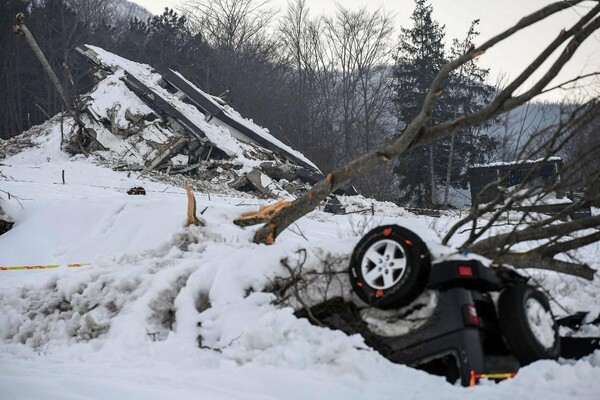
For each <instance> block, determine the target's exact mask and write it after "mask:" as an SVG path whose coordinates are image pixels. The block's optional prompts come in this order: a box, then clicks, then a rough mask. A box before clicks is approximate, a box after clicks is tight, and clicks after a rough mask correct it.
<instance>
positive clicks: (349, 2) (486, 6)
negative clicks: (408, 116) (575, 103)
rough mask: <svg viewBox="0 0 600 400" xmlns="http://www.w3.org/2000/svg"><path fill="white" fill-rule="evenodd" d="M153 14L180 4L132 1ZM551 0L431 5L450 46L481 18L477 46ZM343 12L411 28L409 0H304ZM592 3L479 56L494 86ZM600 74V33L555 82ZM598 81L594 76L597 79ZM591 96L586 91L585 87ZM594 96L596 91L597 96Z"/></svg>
mask: <svg viewBox="0 0 600 400" xmlns="http://www.w3.org/2000/svg"><path fill="white" fill-rule="evenodd" d="M133 1H134V2H135V3H138V4H140V5H142V6H144V7H146V8H147V9H148V10H149V11H151V12H153V13H161V12H162V11H163V10H164V8H165V7H172V8H177V4H178V3H179V2H180V1H181V0H133ZM552 2H553V1H551V0H430V3H431V4H432V5H433V8H434V11H433V16H434V18H435V19H436V20H437V21H438V22H440V23H441V24H443V25H445V27H446V43H447V44H448V45H449V44H450V43H451V39H452V38H454V37H458V38H461V37H464V35H465V34H466V31H467V29H468V27H469V24H470V22H471V21H472V20H474V19H480V20H481V22H480V24H479V31H480V32H481V35H480V37H479V40H478V41H477V44H480V43H482V42H483V41H485V40H486V39H488V38H490V37H492V36H493V35H495V34H497V33H499V32H501V31H502V30H505V29H506V28H508V27H510V26H512V25H514V24H515V23H516V22H517V21H518V20H519V19H520V18H521V17H523V16H525V15H526V14H528V13H531V12H533V11H535V10H537V9H539V8H541V7H543V6H545V5H547V4H550V3H552ZM287 3H288V1H287V0H270V4H271V5H272V6H273V7H274V8H276V9H279V10H282V11H284V10H285V7H286V4H287ZM338 3H339V4H342V5H344V6H345V7H346V8H350V9H360V8H362V7H366V8H367V9H368V10H374V9H376V8H378V7H383V8H384V9H385V10H386V11H388V12H390V13H392V14H393V15H394V16H395V21H397V24H396V25H397V28H396V35H395V36H396V37H397V33H398V32H399V31H400V30H399V27H400V26H405V27H410V26H411V24H410V23H411V21H410V15H411V14H412V11H413V9H414V1H413V0H337V1H335V0H307V5H308V6H309V8H310V10H311V12H312V14H313V15H321V14H333V13H334V12H335V7H336V4H338ZM590 4H591V2H587V4H586V3H584V5H581V6H578V7H576V8H575V10H568V11H565V12H562V13H559V14H558V15H555V16H553V17H552V18H551V19H549V20H548V21H544V22H543V23H538V24H536V25H534V26H532V27H530V28H528V29H526V30H524V31H523V32H521V33H519V34H517V35H515V36H513V37H512V38H510V39H508V41H507V42H506V43H504V44H500V45H497V46H495V47H494V48H492V49H491V50H490V51H489V52H488V53H487V54H485V55H483V56H482V57H481V61H480V64H481V65H482V66H484V67H486V68H490V69H491V75H492V78H491V80H492V82H491V83H494V81H495V80H497V79H498V78H499V77H501V76H505V77H516V76H517V75H518V74H519V73H520V72H521V71H522V70H523V68H524V67H525V66H526V65H527V63H528V62H530V61H531V60H532V59H533V58H534V57H535V56H537V55H538V54H539V53H540V52H541V50H542V49H543V48H544V47H545V46H546V45H547V44H548V43H549V42H550V41H552V40H553V39H554V38H555V37H556V36H557V35H558V33H559V32H560V30H561V29H562V28H568V27H569V26H570V25H571V24H572V23H573V21H574V20H576V19H577V18H578V17H579V16H580V15H583V14H584V13H585V12H586V10H587V9H588V8H589V7H590ZM594 70H595V71H598V70H600V32H597V33H596V34H595V36H593V37H590V38H589V39H588V40H587V42H586V43H585V44H584V45H583V46H582V47H581V49H580V50H579V54H577V55H576V56H575V57H574V58H573V59H572V60H571V61H570V62H569V64H567V65H566V67H565V69H564V71H563V73H562V74H561V75H559V77H558V78H557V80H556V81H555V82H553V84H556V83H559V82H563V81H565V80H568V79H571V78H574V77H576V76H578V75H580V74H582V73H589V72H592V71H594ZM596 82H598V78H596ZM582 90H583V91H584V92H586V91H587V94H588V95H591V94H592V93H590V90H591V89H590V87H589V86H588V87H584V88H583V89H582ZM595 94H596V95H598V94H599V93H597V91H596V93H595ZM566 95H569V96H570V97H573V96H575V94H573V93H572V92H570V94H569V93H567V92H565V91H562V90H557V91H554V92H552V93H550V94H548V95H545V98H546V99H550V100H560V99H562V98H564V97H565V96H566Z"/></svg>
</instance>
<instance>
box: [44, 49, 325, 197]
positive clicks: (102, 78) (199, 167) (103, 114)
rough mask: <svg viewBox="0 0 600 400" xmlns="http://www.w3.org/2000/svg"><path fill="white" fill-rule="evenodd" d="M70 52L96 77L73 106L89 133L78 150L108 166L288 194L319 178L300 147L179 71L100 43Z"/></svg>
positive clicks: (265, 192)
mask: <svg viewBox="0 0 600 400" xmlns="http://www.w3.org/2000/svg"><path fill="white" fill-rule="evenodd" d="M76 51H77V53H79V54H80V55H82V56H83V57H85V58H86V59H87V60H88V61H89V62H90V63H91V65H92V69H91V70H92V74H93V77H94V81H95V82H96V83H95V85H94V86H93V87H92V88H91V90H89V91H88V92H87V93H85V94H83V95H81V96H80V97H79V98H78V99H77V101H76V102H75V104H74V108H75V110H76V112H77V113H78V115H79V118H80V120H81V122H82V123H83V125H84V127H83V129H84V130H85V131H86V132H85V133H86V134H87V135H88V136H90V135H91V137H93V138H95V140H93V142H95V143H90V144H89V146H90V147H89V148H87V149H85V150H84V149H83V148H81V150H83V151H87V150H89V151H93V152H94V154H95V155H97V156H99V157H101V158H103V159H105V160H106V161H108V162H109V163H110V165H111V166H112V167H113V168H115V169H118V170H128V171H144V172H146V173H147V172H150V171H160V172H163V173H165V174H167V175H171V176H172V175H181V174H185V175H188V176H191V177H193V178H194V179H197V180H199V181H207V182H212V183H217V182H218V183H221V184H226V185H227V186H228V187H230V188H232V189H236V190H240V191H247V192H252V193H254V194H259V195H263V196H267V197H279V198H287V199H290V198H293V197H294V195H295V194H298V193H301V192H303V191H305V190H306V189H307V187H308V186H309V185H311V184H314V183H315V182H318V181H319V180H320V179H321V178H322V174H321V171H319V169H318V168H317V167H316V165H314V164H313V163H312V162H311V161H310V160H308V159H307V158H306V157H304V155H302V154H301V153H300V152H298V151H296V150H294V149H291V148H290V147H289V146H287V145H285V144H284V143H282V142H280V141H279V140H277V139H276V138H274V137H273V136H272V135H271V134H270V133H269V132H268V130H266V129H265V128H262V127H259V126H258V125H256V124H255V123H253V122H252V121H251V120H247V119H244V118H243V117H242V116H240V115H239V114H238V113H237V112H236V111H235V110H234V109H232V108H231V107H229V106H228V105H227V104H226V103H225V102H224V101H223V100H221V99H220V98H217V97H214V96H211V95H209V94H207V93H205V92H203V91H202V90H200V89H198V88H197V87H196V86H194V84H192V83H191V82H189V81H187V80H186V79H185V78H184V77H183V76H181V75H180V74H179V73H177V72H175V71H173V70H171V69H168V68H166V67H164V66H155V67H154V68H153V67H151V66H149V65H145V64H140V63H136V62H133V61H129V60H127V59H124V58H122V57H119V56H117V55H115V54H112V53H109V52H107V51H105V50H103V49H101V48H99V47H94V46H89V45H83V46H80V47H78V48H77V49H76ZM53 120H54V125H56V124H57V123H58V122H57V121H56V120H55V119H53ZM42 126H43V125H42ZM69 128H70V126H69ZM45 129H46V130H47V129H48V127H46V128H45ZM63 129H66V128H64V127H63ZM67 136H68V135H67ZM80 139H81V140H84V141H85V137H84V136H80ZM71 146H72V145H71ZM78 146H79V143H78ZM80 147H81V146H80ZM83 147H85V146H83ZM102 147H104V148H102Z"/></svg>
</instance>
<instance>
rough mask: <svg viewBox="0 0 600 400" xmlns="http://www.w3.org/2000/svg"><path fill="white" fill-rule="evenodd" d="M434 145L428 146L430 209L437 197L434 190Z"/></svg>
mask: <svg viewBox="0 0 600 400" xmlns="http://www.w3.org/2000/svg"><path fill="white" fill-rule="evenodd" d="M433 147H434V145H433V144H430V145H429V179H430V185H431V200H430V201H431V207H434V206H435V204H436V203H437V196H436V190H435V154H434V148H433Z"/></svg>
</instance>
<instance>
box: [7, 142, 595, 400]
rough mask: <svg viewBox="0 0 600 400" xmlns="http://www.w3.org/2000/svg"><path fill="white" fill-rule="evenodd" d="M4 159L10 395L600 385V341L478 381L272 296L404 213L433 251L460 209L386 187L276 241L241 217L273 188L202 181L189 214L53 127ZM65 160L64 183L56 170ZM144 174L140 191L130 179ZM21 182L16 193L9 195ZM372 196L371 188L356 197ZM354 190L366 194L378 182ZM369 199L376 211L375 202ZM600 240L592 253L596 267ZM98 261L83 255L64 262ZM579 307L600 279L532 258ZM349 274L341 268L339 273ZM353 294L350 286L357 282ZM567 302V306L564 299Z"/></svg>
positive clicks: (436, 393)
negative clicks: (63, 148)
mask: <svg viewBox="0 0 600 400" xmlns="http://www.w3.org/2000/svg"><path fill="white" fill-rule="evenodd" d="M36 144H37V147H35V148H31V149H28V150H25V151H24V152H21V153H19V154H17V155H15V156H13V157H11V158H8V159H5V160H0V163H1V164H0V207H2V209H3V210H4V211H5V212H6V213H7V214H8V215H9V216H10V217H12V218H13V219H14V221H15V225H14V228H13V229H12V230H11V231H9V232H7V233H5V234H4V235H2V236H0V267H6V266H20V265H54V264H61V266H60V267H58V268H52V269H39V270H5V271H0V399H11V400H12V399H144V400H148V399H192V398H193V399H197V398H202V399H232V400H234V399H235V400H238V399H286V400H287V399H315V398H319V399H320V398H326V399H331V400H334V399H379V400H380V399H398V398H414V399H421V400H427V399H441V398H443V399H464V398H481V399H486V400H492V399H506V398H508V397H511V398H515V399H545V400H548V399H566V398H574V399H597V398H598V397H599V396H600V352H598V351H597V352H596V353H594V354H592V355H591V356H589V357H587V358H586V359H583V360H580V361H577V362H574V361H568V360H559V361H558V362H554V361H540V362H536V363H534V364H532V365H530V366H527V367H525V368H522V369H521V370H520V371H519V374H518V375H517V376H516V377H515V378H514V379H511V380H508V381H504V382H502V383H499V384H493V383H486V382H483V383H482V384H481V385H479V386H477V387H475V388H462V387H460V386H452V385H450V384H448V383H446V382H445V380H444V379H443V378H440V377H435V376H431V375H428V374H427V373H425V372H421V371H418V370H414V369H411V368H408V367H406V366H403V365H396V364H392V363H391V362H389V361H387V360H386V359H385V358H383V357H382V356H380V355H379V354H378V353H376V352H375V351H373V350H371V349H369V348H367V347H366V346H365V344H364V343H363V340H362V338H361V337H360V336H351V337H348V336H346V335H345V334H343V333H341V332H339V331H333V330H329V329H325V328H321V327H317V326H313V325H311V324H310V323H309V322H308V321H307V320H305V319H298V318H296V317H295V316H294V314H293V310H292V309H291V308H289V307H284V306H280V305H277V304H275V303H276V302H275V296H274V295H273V294H272V293H270V292H269V290H268V288H269V287H271V286H272V285H273V282H274V281H276V280H277V279H279V278H281V277H285V276H286V274H288V271H287V270H286V269H285V268H284V267H283V265H282V263H281V259H283V258H285V257H288V259H289V263H290V264H293V263H298V262H301V261H302V258H301V256H300V254H301V253H298V251H299V250H301V249H305V250H306V256H307V258H306V261H305V264H304V268H306V269H312V270H319V268H323V265H324V264H327V263H330V264H333V267H334V268H335V267H338V268H341V269H343V268H345V264H344V263H345V262H347V260H348V256H349V254H350V253H351V251H352V249H353V247H354V245H355V244H356V242H357V241H358V240H359V239H360V237H361V235H362V234H364V233H365V232H366V231H368V230H369V229H370V228H372V227H374V226H377V225H380V224H382V223H389V222H394V223H398V224H401V225H404V226H406V227H408V228H409V229H411V230H413V231H415V232H417V233H418V234H419V235H421V236H422V237H424V238H425V239H426V241H427V243H428V245H429V246H430V248H431V250H432V253H433V255H434V256H435V257H440V256H442V255H448V254H451V253H452V250H451V249H447V248H442V247H441V246H439V245H436V244H435V243H439V241H440V239H439V237H440V236H441V235H443V233H444V232H445V230H447V229H448V227H449V226H450V224H451V223H452V222H453V221H455V217H451V216H448V217H443V218H437V219H434V218H431V217H424V216H415V215H412V214H409V213H407V212H405V211H404V210H403V209H401V208H397V207H395V206H393V205H391V204H389V203H388V204H382V203H379V204H377V205H376V206H375V207H373V208H372V209H373V210H374V211H375V215H362V214H350V215H347V216H334V215H331V214H326V213H323V212H319V211H316V212H313V213H311V214H309V215H308V216H306V217H304V218H302V219H301V220H299V221H298V223H297V224H295V225H293V226H292V227H291V228H290V229H288V230H287V231H286V232H284V233H283V234H282V235H281V236H280V237H279V238H278V240H277V242H276V244H274V245H272V246H263V245H260V246H259V245H255V244H253V243H252V242H251V238H252V235H253V232H254V228H245V229H242V228H239V227H237V226H235V225H234V224H233V223H232V222H231V221H232V220H233V219H234V218H235V217H236V216H238V215H239V214H241V213H242V212H246V211H251V210H255V209H256V208H257V206H258V205H259V204H264V202H265V201H264V200H256V199H252V198H248V196H232V195H224V194H219V193H200V192H196V199H197V203H198V210H204V208H205V207H206V210H205V212H204V213H203V215H202V218H203V219H204V220H205V221H206V227H202V228H199V227H189V228H188V227H185V226H184V224H185V221H186V215H185V213H186V196H185V190H184V189H183V188H182V187H178V186H174V185H172V184H168V183H161V182H157V181H150V180H147V179H145V178H143V177H142V178H138V177H137V175H129V176H128V173H126V172H115V171H113V170H111V169H109V168H106V167H101V166H99V165H97V164H95V163H94V162H93V161H92V160H91V159H87V158H85V157H82V156H77V157H73V158H70V157H69V156H67V155H66V154H64V153H62V152H60V151H59V139H58V135H56V134H55V135H48V136H45V137H42V138H40V139H37V143H36ZM63 171H64V177H65V183H64V184H63V183H62V175H63ZM134 186H143V187H144V188H145V189H146V192H147V195H146V196H128V195H127V194H126V192H127V190H128V189H130V188H131V187H134ZM8 193H10V195H11V196H10V199H9V198H8ZM361 202H363V203H364V206H361V204H360V203H361ZM347 203H349V204H353V207H355V208H356V209H357V210H360V209H369V210H370V209H371V207H370V202H369V200H365V199H360V198H354V199H348V200H347ZM369 214H370V213H369ZM599 254H600V252H599V249H598V246H597V245H592V246H588V247H586V248H585V249H583V250H582V251H581V253H580V256H581V257H582V258H584V259H585V260H586V261H587V262H588V263H590V265H591V266H592V267H594V268H600V260H599V258H600V257H598V255H599ZM73 263H89V265H85V266H81V267H79V268H72V267H68V266H67V265H66V264H73ZM534 274H535V277H536V279H537V280H538V281H540V282H541V283H542V284H543V285H544V286H545V287H546V288H547V289H548V290H549V291H550V292H551V293H552V295H553V296H554V297H555V298H556V299H557V300H558V301H559V302H560V303H561V304H563V306H565V307H566V308H567V309H569V311H574V310H578V309H582V310H591V311H594V312H599V311H600V281H599V279H598V278H596V280H594V281H593V282H587V281H583V280H580V279H575V278H571V277H562V276H558V275H556V274H551V273H542V272H534ZM342 283H343V282H342ZM347 295H349V294H347ZM555 311H556V312H557V313H560V312H561V310H560V309H559V308H556V309H555Z"/></svg>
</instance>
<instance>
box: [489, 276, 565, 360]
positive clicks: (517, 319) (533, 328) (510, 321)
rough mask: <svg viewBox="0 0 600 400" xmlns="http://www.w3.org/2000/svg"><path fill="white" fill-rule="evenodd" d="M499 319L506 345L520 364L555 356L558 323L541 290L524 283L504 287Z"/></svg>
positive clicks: (556, 354)
mask: <svg viewBox="0 0 600 400" xmlns="http://www.w3.org/2000/svg"><path fill="white" fill-rule="evenodd" d="M498 318H499V322H500V328H501V330H502V333H503V335H504V339H505V341H506V344H507V345H508V348H509V350H510V351H511V353H512V354H513V355H514V356H515V357H516V358H517V360H519V363H520V364H521V365H527V364H531V363H532V362H534V361H537V360H542V359H552V360H556V359H558V356H559V355H560V338H559V336H558V325H557V324H556V321H555V320H554V316H553V315H552V311H551V310H550V303H549V302H548V297H546V295H545V294H544V293H542V292H540V291H538V290H536V289H535V288H533V287H531V286H529V285H526V284H520V285H517V286H514V287H509V288H507V289H505V290H504V291H503V292H502V293H501V294H500V298H499V300H498Z"/></svg>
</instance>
